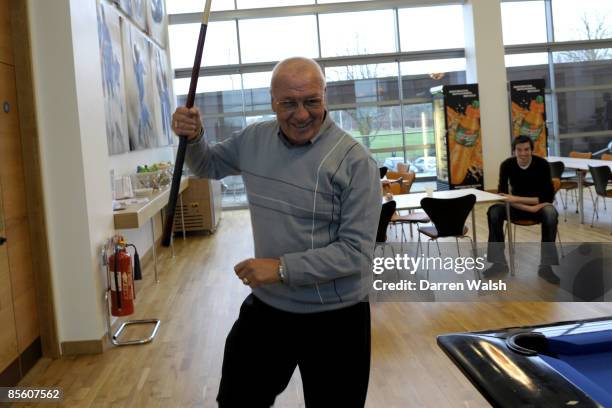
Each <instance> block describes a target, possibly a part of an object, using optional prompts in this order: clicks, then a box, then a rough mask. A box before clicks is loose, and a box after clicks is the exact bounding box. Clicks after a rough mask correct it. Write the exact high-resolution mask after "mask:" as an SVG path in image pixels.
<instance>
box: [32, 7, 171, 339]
mask: <svg viewBox="0 0 612 408" xmlns="http://www.w3.org/2000/svg"><path fill="white" fill-rule="evenodd" d="M27 1H28V8H29V18H30V30H31V38H32V54H33V55H32V63H33V64H32V65H33V77H34V91H35V97H36V110H37V120H38V128H39V137H40V149H41V152H40V154H41V166H42V177H43V189H44V195H45V215H46V219H47V234H48V237H49V256H50V262H51V273H52V282H53V292H54V297H55V303H56V311H55V312H56V316H57V322H58V335H59V340H60V342H66V341H78V340H97V339H100V338H101V337H102V336H103V335H104V333H105V320H104V307H105V305H104V303H103V293H104V288H105V285H106V277H105V274H104V272H103V270H102V268H101V265H100V251H101V248H102V245H103V243H104V242H105V240H106V239H107V238H109V237H111V236H112V235H113V234H114V226H113V213H112V206H111V203H112V194H111V187H110V178H109V175H110V171H111V169H115V174H126V173H129V172H131V171H133V169H135V168H136V165H138V164H141V163H152V162H157V161H167V160H173V150H172V148H171V147H166V148H161V149H155V150H147V151H142V152H137V153H130V154H126V155H120V156H114V157H109V156H108V154H107V153H106V152H107V151H108V146H107V140H106V130H105V129H106V126H105V116H104V115H105V112H104V103H103V100H104V97H103V91H102V77H101V69H100V51H99V45H98V31H97V18H96V0H53V1H50V0H27ZM148 233H149V230H148V229H147V230H146V232H144V231H131V232H130V234H131V235H133V237H134V238H135V239H134V241H138V240H141V241H143V242H141V243H140V245H139V242H136V243H137V245H139V249H140V250H141V252H142V253H144V252H146V250H147V249H148V248H147V247H145V246H146V239H143V237H144V238H147V237H148ZM127 238H128V239H130V240H132V237H130V236H129V235H128V237H127Z"/></svg>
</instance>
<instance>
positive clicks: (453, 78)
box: [400, 58, 466, 99]
mask: <svg viewBox="0 0 612 408" xmlns="http://www.w3.org/2000/svg"><path fill="white" fill-rule="evenodd" d="M400 70H401V73H402V87H403V94H404V99H410V98H427V99H431V93H430V92H429V90H430V89H431V88H433V87H434V86H438V85H455V84H464V83H465V81H466V79H465V58H451V59H440V60H426V61H409V62H402V63H401V64H400Z"/></svg>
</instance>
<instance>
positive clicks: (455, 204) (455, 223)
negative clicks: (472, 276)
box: [419, 194, 476, 257]
mask: <svg viewBox="0 0 612 408" xmlns="http://www.w3.org/2000/svg"><path fill="white" fill-rule="evenodd" d="M475 203H476V196H475V195H474V194H467V195H464V196H461V197H457V198H432V197H425V198H423V199H422V200H421V207H422V208H423V210H425V213H427V215H428V216H429V218H430V219H431V222H432V223H433V226H425V227H419V232H420V233H421V234H423V235H426V236H428V237H429V241H427V256H428V257H429V243H430V242H431V241H436V244H437V245H438V253H439V254H440V255H441V252H440V245H439V244H438V238H444V237H454V238H455V241H456V242H457V253H458V254H459V256H461V252H460V251H459V238H468V239H469V240H470V241H472V238H471V237H469V236H467V235H466V234H467V232H468V227H467V226H466V225H465V220H466V219H467V217H468V215H470V212H471V211H472V209H473V208H474V204H475Z"/></svg>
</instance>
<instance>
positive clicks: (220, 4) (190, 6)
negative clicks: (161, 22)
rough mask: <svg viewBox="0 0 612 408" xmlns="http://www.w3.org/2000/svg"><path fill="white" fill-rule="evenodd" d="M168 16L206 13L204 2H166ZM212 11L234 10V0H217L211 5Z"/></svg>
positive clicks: (198, 0)
mask: <svg viewBox="0 0 612 408" xmlns="http://www.w3.org/2000/svg"><path fill="white" fill-rule="evenodd" d="M166 7H167V8H168V14H181V13H201V12H203V11H204V2H203V1H202V0H166ZM210 9H211V10H212V11H219V10H233V9H234V0H215V1H213V2H212V3H211V4H210Z"/></svg>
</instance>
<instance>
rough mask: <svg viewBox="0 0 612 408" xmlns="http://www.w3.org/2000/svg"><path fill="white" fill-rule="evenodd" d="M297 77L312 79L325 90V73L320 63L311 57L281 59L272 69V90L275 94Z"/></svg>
mask: <svg viewBox="0 0 612 408" xmlns="http://www.w3.org/2000/svg"><path fill="white" fill-rule="evenodd" d="M296 79H301V80H308V81H312V82H313V83H316V84H317V85H319V86H320V89H321V90H325V86H326V85H325V75H324V74H323V70H322V69H321V67H320V66H319V64H317V62H316V61H315V60H313V59H310V58H304V57H292V58H287V59H285V60H282V61H280V62H279V63H278V64H276V66H275V67H274V69H273V70H272V81H271V82H270V92H271V93H272V95H274V94H275V91H276V90H277V89H278V88H279V87H285V86H287V84H288V83H289V84H291V83H292V82H294V80H296Z"/></svg>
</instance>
